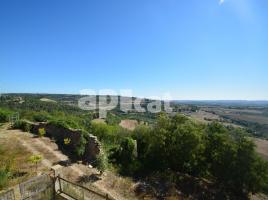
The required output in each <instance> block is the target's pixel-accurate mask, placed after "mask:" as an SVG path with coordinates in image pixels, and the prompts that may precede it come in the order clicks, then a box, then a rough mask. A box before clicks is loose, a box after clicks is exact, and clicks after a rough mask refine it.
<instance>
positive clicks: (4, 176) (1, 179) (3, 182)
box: [0, 169, 10, 190]
mask: <svg viewBox="0 0 268 200" xmlns="http://www.w3.org/2000/svg"><path fill="white" fill-rule="evenodd" d="M9 178H10V172H9V171H7V170H6V169H0V190H2V189H4V188H5V187H6V186H7V184H8V180H9Z"/></svg>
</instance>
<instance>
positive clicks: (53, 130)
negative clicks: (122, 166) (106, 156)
mask: <svg viewBox="0 0 268 200" xmlns="http://www.w3.org/2000/svg"><path fill="white" fill-rule="evenodd" d="M40 128H44V129H45V131H46V135H45V136H47V137H50V138H53V139H55V141H56V142H57V144H58V145H59V146H60V147H61V148H63V149H64V150H65V151H67V152H68V153H71V154H76V148H77V146H79V144H80V139H81V136H82V134H83V133H82V131H81V130H75V129H67V128H64V127H58V126H56V125H53V124H49V123H38V124H33V126H32V132H33V133H36V134H38V130H39V129H40ZM66 138H68V139H70V141H71V142H70V143H69V144H68V145H66V144H64V139H66ZM85 138H86V141H87V143H86V145H85V153H84V155H83V156H82V158H83V160H84V161H87V162H91V161H94V160H95V159H96V156H97V155H98V154H99V153H100V149H101V145H100V142H99V141H98V139H97V137H95V136H93V135H91V134H88V135H86V137H85ZM73 156H74V155H73Z"/></svg>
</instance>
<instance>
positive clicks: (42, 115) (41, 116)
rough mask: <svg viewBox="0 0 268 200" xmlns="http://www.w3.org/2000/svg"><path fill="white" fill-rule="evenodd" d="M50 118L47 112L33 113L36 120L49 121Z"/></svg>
mask: <svg viewBox="0 0 268 200" xmlns="http://www.w3.org/2000/svg"><path fill="white" fill-rule="evenodd" d="M50 118H51V117H50V116H49V114H48V113H47V112H36V113H35V114H33V120H34V121H36V122H47V121H48V120H49V119H50Z"/></svg>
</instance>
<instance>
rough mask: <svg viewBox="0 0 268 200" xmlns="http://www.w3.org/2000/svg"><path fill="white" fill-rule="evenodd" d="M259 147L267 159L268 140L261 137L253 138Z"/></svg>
mask: <svg viewBox="0 0 268 200" xmlns="http://www.w3.org/2000/svg"><path fill="white" fill-rule="evenodd" d="M253 140H254V142H255V144H256V146H257V148H256V151H257V152H258V153H259V154H260V155H261V156H262V157H263V158H264V159H266V160H268V140H263V139H259V138H254V139H253Z"/></svg>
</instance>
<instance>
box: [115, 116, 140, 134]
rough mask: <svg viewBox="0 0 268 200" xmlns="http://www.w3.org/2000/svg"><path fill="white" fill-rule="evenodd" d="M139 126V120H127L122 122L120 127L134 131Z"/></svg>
mask: <svg viewBox="0 0 268 200" xmlns="http://www.w3.org/2000/svg"><path fill="white" fill-rule="evenodd" d="M138 124H139V123H138V121H137V120H131V119H125V120H121V122H120V124H119V125H120V126H121V127H123V128H126V129H128V130H131V131H132V130H134V129H135V128H136V126H138Z"/></svg>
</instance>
